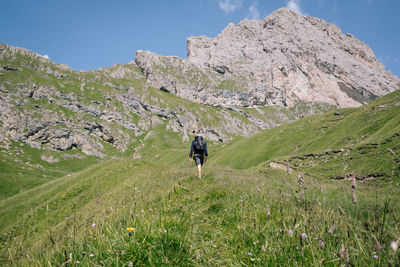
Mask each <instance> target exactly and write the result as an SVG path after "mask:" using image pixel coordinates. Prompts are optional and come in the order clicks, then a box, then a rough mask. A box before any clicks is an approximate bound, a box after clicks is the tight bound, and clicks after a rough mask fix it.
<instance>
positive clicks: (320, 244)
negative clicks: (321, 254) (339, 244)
mask: <svg viewBox="0 0 400 267" xmlns="http://www.w3.org/2000/svg"><path fill="white" fill-rule="evenodd" d="M318 246H319V248H324V247H325V244H324V241H322V239H320V240H319V243H318Z"/></svg>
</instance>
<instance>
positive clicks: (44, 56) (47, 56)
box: [38, 54, 50, 60]
mask: <svg viewBox="0 0 400 267" xmlns="http://www.w3.org/2000/svg"><path fill="white" fill-rule="evenodd" d="M38 55H39V56H40V57H42V58H45V59H49V60H50V57H49V55H41V54H38Z"/></svg>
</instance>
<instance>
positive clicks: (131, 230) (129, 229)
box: [126, 227, 135, 233]
mask: <svg viewBox="0 0 400 267" xmlns="http://www.w3.org/2000/svg"><path fill="white" fill-rule="evenodd" d="M126 230H128V232H129V233H131V232H133V231H135V228H133V227H128V228H126Z"/></svg>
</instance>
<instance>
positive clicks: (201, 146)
mask: <svg viewBox="0 0 400 267" xmlns="http://www.w3.org/2000/svg"><path fill="white" fill-rule="evenodd" d="M194 149H195V150H196V152H200V153H201V154H202V153H204V151H205V150H206V144H205V142H204V140H203V137H202V136H196V137H195V138H194Z"/></svg>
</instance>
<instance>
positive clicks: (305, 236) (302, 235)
mask: <svg viewBox="0 0 400 267" xmlns="http://www.w3.org/2000/svg"><path fill="white" fill-rule="evenodd" d="M300 237H301V238H303V239H305V238H307V237H308V236H307V234H306V233H302V234H301V236H300Z"/></svg>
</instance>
